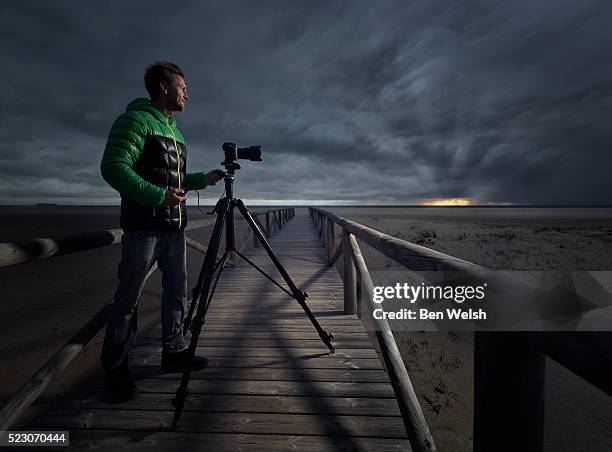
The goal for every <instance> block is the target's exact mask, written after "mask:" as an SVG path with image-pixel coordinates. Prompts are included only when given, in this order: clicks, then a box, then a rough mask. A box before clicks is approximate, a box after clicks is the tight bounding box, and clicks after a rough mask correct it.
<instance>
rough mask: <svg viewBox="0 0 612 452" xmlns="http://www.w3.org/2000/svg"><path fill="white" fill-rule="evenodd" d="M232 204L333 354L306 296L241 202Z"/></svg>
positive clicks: (329, 335) (330, 336)
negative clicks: (307, 302)
mask: <svg viewBox="0 0 612 452" xmlns="http://www.w3.org/2000/svg"><path fill="white" fill-rule="evenodd" d="M234 202H235V204H236V206H238V210H240V213H241V214H242V216H244V218H245V220H246V221H247V223H248V224H249V226H250V227H251V229H252V230H253V233H254V234H255V235H256V236H257V238H258V239H259V241H260V242H261V245H262V246H263V247H264V249H265V250H266V253H268V256H270V259H271V260H272V262H273V263H274V266H275V267H276V269H277V270H278V271H279V272H280V274H281V276H282V277H283V279H284V280H285V282H286V283H287V285H288V286H289V289H290V290H291V293H293V297H294V298H295V299H296V300H297V302H298V303H299V304H300V306H301V307H302V309H303V310H304V312H305V313H306V315H307V316H308V318H309V319H310V321H311V322H312V324H313V325H314V327H315V329H316V330H317V333H319V337H320V338H321V340H322V341H323V343H324V344H325V346H326V347H327V348H328V349H329V351H330V352H332V353H333V352H334V346H333V345H332V343H331V342H332V339H333V338H334V337H333V336H332V335H331V334H329V333H328V332H327V331H325V330H324V329H323V328H321V325H320V324H319V321H318V320H317V319H316V318H315V316H314V314H313V313H312V311H311V310H310V308H309V307H308V305H307V304H306V294H305V293H303V292H302V291H301V290H299V289H298V288H297V286H296V285H295V283H294V282H293V280H292V279H291V277H290V276H289V274H288V273H287V271H286V270H285V268H284V267H283V265H282V264H281V263H280V261H279V260H278V258H277V257H276V255H275V254H274V251H273V250H272V248H271V247H270V244H269V243H268V241H267V240H266V238H265V236H264V235H263V233H262V232H261V229H259V226H257V223H255V220H253V217H252V216H251V214H250V213H249V211H248V209H247V208H246V206H245V205H244V203H243V202H242V200H241V199H236V200H235V201H234Z"/></svg>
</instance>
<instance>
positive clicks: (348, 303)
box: [341, 230, 357, 314]
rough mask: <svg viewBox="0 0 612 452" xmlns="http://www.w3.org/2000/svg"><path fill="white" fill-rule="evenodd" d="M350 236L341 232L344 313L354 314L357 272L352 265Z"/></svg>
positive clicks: (343, 231)
mask: <svg viewBox="0 0 612 452" xmlns="http://www.w3.org/2000/svg"><path fill="white" fill-rule="evenodd" d="M350 236H351V234H349V233H348V232H347V231H346V230H342V245H341V246H342V264H343V265H342V266H343V271H344V278H343V284H344V313H345V314H354V313H355V306H356V304H357V287H356V285H355V284H356V282H357V275H356V274H357V272H356V271H355V265H354V264H353V257H352V254H353V252H352V250H351V242H350Z"/></svg>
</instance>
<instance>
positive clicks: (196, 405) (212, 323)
mask: <svg viewBox="0 0 612 452" xmlns="http://www.w3.org/2000/svg"><path fill="white" fill-rule="evenodd" d="M270 242H271V244H272V247H273V248H274V250H275V251H276V253H277V255H278V257H279V259H280V260H281V262H282V263H283V264H284V266H285V268H286V269H287V270H288V272H289V274H290V275H291V276H292V278H293V280H294V281H295V282H296V284H297V286H298V287H299V288H300V289H302V290H304V291H306V292H307V293H308V295H309V297H308V300H307V302H308V305H309V306H310V308H311V310H312V311H313V313H314V314H315V316H316V317H317V319H318V320H319V322H320V323H321V325H322V326H323V328H324V329H326V330H327V331H329V332H331V333H332V334H333V335H334V343H335V347H336V353H335V354H334V355H329V354H328V353H327V349H326V348H325V346H324V345H323V344H322V342H321V341H320V339H319V337H318V335H317V333H316V331H315V329H314V328H313V326H312V325H311V323H310V321H309V320H308V318H307V317H306V315H305V314H304V312H303V311H302V309H301V307H300V306H299V305H298V304H297V302H296V301H295V300H293V299H291V298H290V297H289V296H288V295H286V294H285V293H283V292H282V291H280V289H278V288H277V287H276V286H275V285H274V284H272V283H271V282H270V281H268V280H267V279H265V278H264V277H263V276H261V275H260V274H259V273H258V272H257V271H256V270H254V269H252V268H251V267H250V266H249V265H248V264H247V263H245V262H243V263H241V264H240V265H239V266H237V267H231V268H226V269H225V270H224V271H223V275H222V276H221V280H220V281H219V285H218V287H217V291H216V294H215V297H214V299H213V302H212V305H211V308H210V310H209V312H208V315H207V318H206V324H205V326H204V328H203V330H202V334H201V336H200V339H199V346H198V353H199V354H201V355H204V356H207V357H208V358H209V360H210V361H209V365H208V367H207V368H206V369H204V370H202V371H199V372H194V373H192V378H191V382H190V386H189V389H190V394H189V396H188V398H187V401H186V404H185V410H184V412H183V415H182V419H181V422H180V425H179V427H178V428H177V429H176V430H173V429H172V428H171V424H172V417H173V413H174V412H173V407H172V405H171V399H172V398H173V397H174V394H175V391H176V389H177V387H178V385H179V381H180V375H181V374H178V373H161V370H160V368H159V363H160V353H161V346H160V336H161V326H160V327H158V328H154V329H153V330H152V331H150V332H149V333H148V334H147V335H145V336H143V337H141V338H140V340H139V342H138V345H137V346H136V347H135V348H134V349H133V350H132V352H131V369H132V371H133V373H134V375H135V377H136V379H137V385H138V388H139V391H140V392H139V394H138V395H137V396H136V397H135V398H134V399H133V400H131V401H129V402H126V403H123V404H110V403H109V402H108V400H107V399H106V397H107V396H106V394H105V390H104V385H103V382H102V381H101V380H97V381H94V382H92V383H91V384H90V385H89V386H88V387H87V388H85V389H84V391H82V392H80V393H79V394H77V396H75V397H74V398H73V399H71V400H67V401H65V402H64V403H63V404H62V406H60V407H57V409H55V410H54V411H52V412H50V413H48V415H47V416H46V417H45V418H43V419H41V420H40V422H39V423H38V425H37V426H36V427H37V428H45V429H56V430H57V429H61V430H69V431H70V437H71V438H70V439H71V446H72V448H73V449H75V450H81V449H82V450H84V449H90V448H109V449H121V448H125V449H130V450H134V449H147V450H151V449H153V450H177V451H179V450H181V451H183V450H210V451H216V450H248V451H250V450H296V449H298V450H347V451H358V450H365V451H368V450H372V451H381V452H382V451H386V450H410V445H409V443H408V440H407V438H406V434H405V430H404V424H403V421H402V418H401V416H400V412H399V409H398V406H397V402H396V400H395V396H394V393H393V390H392V388H391V385H390V384H389V380H388V377H387V374H386V373H385V371H384V369H383V367H382V365H381V363H380V361H379V359H378V357H377V354H376V352H375V351H374V349H373V347H372V344H371V342H370V340H369V338H368V336H367V333H366V332H365V330H364V328H363V326H362V324H361V321H360V320H359V319H358V318H357V317H356V316H354V315H345V314H344V313H343V295H342V280H341V279H340V277H339V275H338V273H337V271H336V270H335V269H334V268H329V267H327V265H326V264H325V255H324V254H325V251H324V248H322V246H321V243H320V239H319V238H318V237H317V236H316V234H315V232H314V230H313V227H312V223H311V222H310V218H309V216H308V213H307V211H306V209H297V210H296V216H295V217H294V218H293V219H292V220H291V221H289V223H287V225H286V226H285V228H284V229H283V230H281V231H280V232H278V233H276V234H275V235H273V237H272V239H271V241H270ZM247 256H248V257H249V259H251V260H253V261H254V262H255V263H256V264H257V265H259V266H260V267H261V268H263V269H264V270H265V271H266V272H268V273H269V274H271V275H275V276H276V278H277V280H279V281H281V279H280V275H278V273H277V272H276V271H275V269H274V268H273V265H272V263H271V262H270V261H269V259H268V257H267V255H266V253H265V251H264V250H263V248H261V247H259V248H255V249H251V250H250V251H249V252H248V253H247Z"/></svg>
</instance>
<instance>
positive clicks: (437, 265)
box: [309, 207, 612, 451]
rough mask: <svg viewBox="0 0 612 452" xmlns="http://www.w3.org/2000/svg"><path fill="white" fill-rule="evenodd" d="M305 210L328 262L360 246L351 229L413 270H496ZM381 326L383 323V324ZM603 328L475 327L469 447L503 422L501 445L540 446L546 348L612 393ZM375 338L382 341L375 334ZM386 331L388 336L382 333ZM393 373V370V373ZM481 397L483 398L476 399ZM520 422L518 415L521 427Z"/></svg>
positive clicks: (488, 274)
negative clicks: (338, 238) (339, 235)
mask: <svg viewBox="0 0 612 452" xmlns="http://www.w3.org/2000/svg"><path fill="white" fill-rule="evenodd" d="M309 213H310V216H311V219H312V221H313V224H314V227H315V229H316V230H317V232H318V234H319V236H321V237H322V238H323V241H324V246H325V247H326V250H327V256H328V258H329V261H330V265H331V264H332V262H333V261H335V260H336V259H337V258H338V256H339V253H340V252H342V254H344V253H346V243H345V242H346V240H347V238H348V240H349V241H350V243H351V245H352V243H353V242H354V245H352V248H353V251H352V252H353V255H352V258H353V260H356V257H355V256H356V252H355V251H354V250H355V247H356V249H357V250H358V246H357V243H356V241H355V239H354V237H353V236H355V237H358V238H359V239H361V240H362V241H364V242H365V243H367V244H368V245H370V246H372V247H373V248H374V249H376V250H377V251H379V252H381V253H383V254H384V255H385V256H387V257H389V258H391V259H393V260H395V261H396V262H398V263H400V264H402V265H403V266H405V267H407V268H408V269H409V270H411V271H414V272H416V273H421V274H423V273H425V272H430V271H460V272H463V273H464V274H466V275H468V276H471V277H474V278H488V279H497V278H498V275H497V274H496V273H495V272H494V271H493V270H490V269H488V268H486V267H482V266H479V265H476V264H474V263H471V262H468V261H465V260H463V259H458V258H456V257H454V256H450V255H447V254H444V253H441V252H439V251H435V250H431V249H429V248H425V247H422V246H419V245H416V244H414V243H410V242H407V241H405V240H401V239H398V238H396V237H393V236H390V235H388V234H384V233H382V232H380V231H377V230H375V229H372V228H369V227H367V226H364V225H362V224H360V223H356V222H354V221H351V220H348V219H346V218H342V217H340V216H338V215H335V214H333V213H331V212H328V211H325V210H322V209H317V208H311V207H309ZM334 224H338V225H339V226H340V227H341V228H342V230H343V241H342V243H341V244H340V245H339V246H338V247H337V248H336V251H335V252H334V247H335V243H334V232H333V227H334ZM330 256H331V257H330ZM344 262H345V266H344V268H345V269H347V268H348V266H347V265H346V257H345V261H344ZM356 265H357V268H358V269H359V268H360V265H359V264H358V263H357V262H356ZM361 268H362V272H360V273H361V275H360V276H361V280H362V283H363V284H364V285H365V286H366V290H368V295H367V297H366V298H367V299H368V300H372V294H371V293H370V289H369V288H368V283H369V281H371V279H369V275H365V271H366V270H367V269H365V267H364V266H361ZM344 279H345V291H344V303H345V312H347V313H349V312H350V313H352V312H354V307H355V304H356V302H357V296H356V295H355V293H356V291H355V289H354V288H353V287H351V285H353V284H354V283H353V281H354V279H355V278H354V276H352V275H351V269H348V272H347V277H346V278H344ZM347 280H348V281H349V283H347ZM504 282H505V283H506V284H510V285H514V287H524V286H526V285H525V284H524V282H522V281H513V280H509V279H507V278H506V279H504ZM347 286H348V287H347ZM542 294H543V296H547V297H548V298H549V299H551V300H553V301H555V300H556V301H560V300H561V299H562V298H561V297H562V296H563V293H561V292H558V291H557V292H555V291H553V292H546V293H544V292H542ZM387 327H388V325H387ZM385 329H386V328H385V326H384V325H383V330H385ZM603 334H604V335H605V334H606V333H603ZM607 334H608V336H607V337H606V338H604V337H602V336H601V335H598V334H597V333H596V332H595V333H593V332H564V333H562V334H559V332H554V331H553V332H515V333H508V332H499V333H488V332H477V333H476V347H475V348H476V351H475V361H476V366H475V367H476V371H475V379H476V380H477V382H476V385H475V388H476V399H477V402H478V403H475V422H474V424H475V426H474V431H475V432H474V450H475V451H476V450H478V451H480V450H491V448H492V447H499V443H500V441H501V440H500V436H501V434H500V432H499V429H503V428H509V429H511V430H510V431H509V432H508V436H509V437H514V440H511V439H509V438H506V437H505V436H504V441H506V443H507V448H505V449H503V450H517V448H520V449H521V450H541V444H542V425H543V424H542V423H543V384H544V365H543V362H544V361H543V357H544V355H547V356H549V357H551V358H552V359H554V360H555V361H557V362H558V363H560V364H561V365H562V366H564V367H566V368H567V369H569V370H571V371H572V372H574V373H576V374H577V375H579V376H580V377H582V378H584V379H585V380H586V381H588V382H589V383H591V384H592V385H594V386H595V387H597V388H599V389H601V390H602V391H604V392H606V393H607V394H608V395H610V396H612V352H611V351H610V349H609V347H608V346H607V345H608V344H609V337H610V335H612V333H607ZM377 339H378V340H379V341H380V338H379V337H377ZM391 339H392V337H391V338H390V339H388V341H390V340H391ZM522 344H523V346H522V347H521V345H522ZM381 350H382V347H381ZM388 355H389V356H390V355H391V354H390V353H389V354H388ZM492 355H495V356H503V357H504V359H503V360H501V362H500V361H499V360H495V359H492ZM383 357H384V356H383ZM384 359H385V363H386V360H387V358H386V357H384ZM388 370H389V368H388ZM389 373H390V378H391V380H392V384H393V379H394V378H396V376H397V375H398V371H397V370H389ZM391 373H393V374H394V375H395V376H391ZM515 375H521V378H520V379H516V378H515V377H514V376H515ZM394 390H395V387H394ZM397 393H398V391H397V390H396V394H397ZM500 394H501V395H500ZM398 399H399V396H398ZM492 399H496V400H492ZM480 402H483V403H482V406H481V403H480ZM487 402H488V403H487ZM400 409H401V407H400ZM402 415H403V411H402ZM503 419H508V422H507V424H512V427H509V426H505V424H506V422H504V420H503ZM518 422H521V424H520V427H519V426H518ZM521 428H522V429H523V433H522V435H517V434H516V432H517V431H519V430H521ZM504 433H505V432H504ZM415 440H416V438H415ZM512 441H514V442H512ZM411 444H412V439H411ZM414 447H415V446H414V445H413V448H414Z"/></svg>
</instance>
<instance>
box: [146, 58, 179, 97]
mask: <svg viewBox="0 0 612 452" xmlns="http://www.w3.org/2000/svg"><path fill="white" fill-rule="evenodd" d="M172 74H176V75H180V76H181V77H183V78H185V76H184V75H183V71H182V70H181V68H180V67H178V66H177V65H176V64H174V63H170V62H169V61H156V62H155V64H152V65H151V66H149V67H148V68H147V70H146V71H145V75H144V82H145V88H147V91H148V92H149V96H151V99H152V100H155V99H157V98H158V97H159V94H160V89H159V84H160V83H161V82H164V83H170V82H171V81H172Z"/></svg>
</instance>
